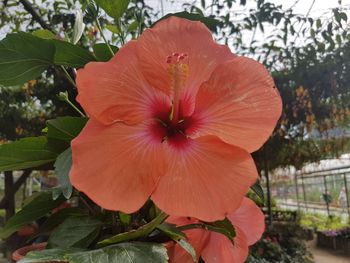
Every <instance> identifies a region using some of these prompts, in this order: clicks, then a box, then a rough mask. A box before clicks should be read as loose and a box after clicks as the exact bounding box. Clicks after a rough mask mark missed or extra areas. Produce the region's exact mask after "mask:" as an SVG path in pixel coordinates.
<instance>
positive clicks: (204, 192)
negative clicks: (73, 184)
mask: <svg viewBox="0 0 350 263" xmlns="http://www.w3.org/2000/svg"><path fill="white" fill-rule="evenodd" d="M189 140H191V139H189ZM168 151H169V152H168V154H169V156H170V157H169V158H170V160H169V168H168V171H167V173H166V174H165V175H164V176H163V177H162V178H161V179H160V181H159V184H158V186H157V188H156V190H155V192H154V193H153V194H152V197H151V198H152V199H153V200H154V202H155V203H156V205H157V206H158V207H159V208H160V209H162V210H163V211H165V212H166V213H168V214H170V215H175V216H190V217H195V218H198V219H201V220H204V221H215V220H219V219H223V218H224V217H225V215H226V214H227V213H228V212H230V211H232V210H234V209H236V208H238V207H239V205H240V204H241V202H242V199H243V197H244V195H245V194H246V192H247V191H248V189H249V187H250V186H251V185H252V184H253V183H254V182H255V180H256V178H257V171H256V168H255V164H254V161H253V159H252V157H251V156H250V154H249V153H247V152H246V151H244V150H242V149H240V148H237V147H234V146H231V145H229V144H226V143H223V142H222V141H221V140H219V139H218V138H216V137H214V136H206V137H201V138H197V139H194V140H192V141H189V145H188V146H186V147H184V148H172V147H169V148H168Z"/></svg>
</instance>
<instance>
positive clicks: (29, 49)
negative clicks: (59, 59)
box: [0, 32, 55, 86]
mask: <svg viewBox="0 0 350 263" xmlns="http://www.w3.org/2000/svg"><path fill="white" fill-rule="evenodd" d="M54 54H55V46H54V44H53V43H52V42H51V41H50V40H45V39H42V38H39V37H36V36H33V35H32V34H29V33H23V32H20V33H16V34H8V35H7V36H6V38H4V39H3V40H2V41H0V84H2V85H4V86H11V85H18V84H23V83H25V82H26V81H28V80H31V79H35V78H37V77H38V76H40V74H41V73H42V72H43V71H44V70H46V69H47V67H48V66H50V65H51V64H52V63H53V59H54Z"/></svg>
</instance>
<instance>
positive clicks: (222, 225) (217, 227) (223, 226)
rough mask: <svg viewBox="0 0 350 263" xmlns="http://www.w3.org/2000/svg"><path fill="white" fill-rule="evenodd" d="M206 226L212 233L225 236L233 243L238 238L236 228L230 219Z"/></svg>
mask: <svg viewBox="0 0 350 263" xmlns="http://www.w3.org/2000/svg"><path fill="white" fill-rule="evenodd" d="M205 226H206V227H207V229H208V230H210V231H214V232H217V233H221V234H223V235H225V236H226V237H227V238H228V239H230V240H231V241H233V238H234V237H235V236H236V231H235V228H234V226H233V225H232V223H231V221H230V220H229V219H228V218H225V219H224V220H219V221H215V222H213V223H206V224H205Z"/></svg>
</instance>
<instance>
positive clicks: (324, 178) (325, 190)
mask: <svg viewBox="0 0 350 263" xmlns="http://www.w3.org/2000/svg"><path fill="white" fill-rule="evenodd" d="M326 176H327V175H324V176H323V182H324V192H325V193H324V194H325V197H324V199H325V202H326V206H327V214H328V217H329V216H330V214H329V204H328V196H327V195H328V189H327V180H326Z"/></svg>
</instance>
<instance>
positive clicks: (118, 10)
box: [95, 0, 130, 20]
mask: <svg viewBox="0 0 350 263" xmlns="http://www.w3.org/2000/svg"><path fill="white" fill-rule="evenodd" d="M95 2H96V3H97V4H98V5H99V6H100V7H101V8H102V9H103V10H105V12H106V13H107V14H108V15H109V16H110V17H113V18H114V19H115V20H119V19H120V17H121V16H122V15H123V14H124V13H125V11H126V9H127V8H128V5H129V2H130V0H95Z"/></svg>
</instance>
